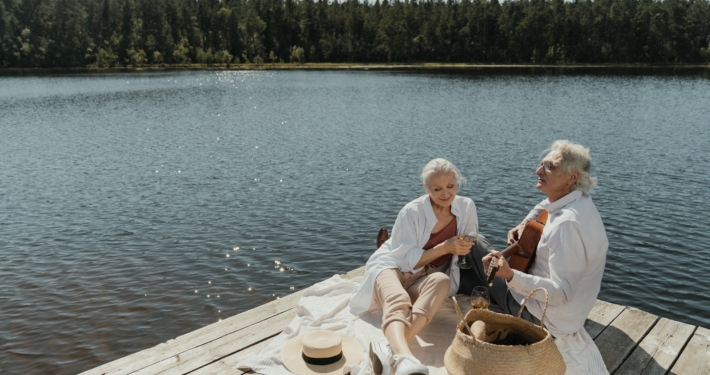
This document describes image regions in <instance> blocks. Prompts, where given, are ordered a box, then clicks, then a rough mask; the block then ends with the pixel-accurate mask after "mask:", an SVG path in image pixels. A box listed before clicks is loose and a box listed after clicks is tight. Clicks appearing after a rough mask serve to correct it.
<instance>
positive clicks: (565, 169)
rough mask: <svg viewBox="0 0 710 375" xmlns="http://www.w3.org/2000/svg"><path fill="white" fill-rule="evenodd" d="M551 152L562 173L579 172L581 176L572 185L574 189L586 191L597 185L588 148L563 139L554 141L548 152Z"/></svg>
mask: <svg viewBox="0 0 710 375" xmlns="http://www.w3.org/2000/svg"><path fill="white" fill-rule="evenodd" d="M550 152H552V153H553V155H552V157H553V163H554V164H555V166H557V167H559V168H560V172H561V173H564V174H570V173H574V172H578V173H579V178H578V179H577V182H575V184H574V185H572V190H581V191H583V192H585V193H586V192H589V191H590V190H592V189H593V188H594V187H595V186H596V185H597V178H596V177H592V175H591V170H592V157H591V156H590V154H589V149H588V148H586V147H584V146H582V145H580V144H577V143H572V142H570V141H568V140H566V139H563V140H557V141H555V142H553V143H552V146H550V148H549V149H548V150H547V152H546V154H548V153H550Z"/></svg>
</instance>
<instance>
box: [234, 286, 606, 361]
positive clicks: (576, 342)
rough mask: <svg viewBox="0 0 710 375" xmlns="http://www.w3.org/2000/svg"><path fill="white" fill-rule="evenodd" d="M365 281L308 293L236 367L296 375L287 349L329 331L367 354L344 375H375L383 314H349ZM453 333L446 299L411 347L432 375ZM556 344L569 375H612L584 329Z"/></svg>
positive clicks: (312, 289) (452, 318) (463, 300)
mask: <svg viewBox="0 0 710 375" xmlns="http://www.w3.org/2000/svg"><path fill="white" fill-rule="evenodd" d="M361 280H362V277H356V278H353V279H351V280H345V279H342V278H341V277H340V276H338V275H335V276H333V277H331V278H330V279H328V280H325V281H322V282H320V283H318V284H315V285H313V286H312V287H310V288H308V289H306V290H305V291H304V293H303V296H302V297H301V300H300V301H299V303H298V307H297V309H298V313H297V315H296V317H295V318H294V319H293V320H292V321H291V323H290V324H289V325H288V327H287V328H286V329H284V330H283V332H281V334H279V335H278V336H276V337H275V338H274V339H273V341H271V343H270V344H269V345H268V346H267V347H266V348H264V349H263V350H262V351H261V353H259V355H258V356H256V357H253V358H250V359H248V360H246V361H244V362H242V363H240V364H239V365H238V366H237V367H238V368H239V369H240V370H242V371H249V370H252V371H254V372H257V373H259V374H264V375H293V374H292V373H291V372H290V371H288V370H287V369H286V368H285V367H284V366H283V363H282V362H281V358H280V352H281V348H282V347H283V345H284V344H285V343H286V341H288V340H289V339H291V338H293V337H296V336H298V335H300V334H302V333H305V332H309V331H314V330H319V329H327V330H331V331H336V332H340V333H344V334H347V335H349V336H352V337H354V338H356V339H357V340H358V341H359V342H360V344H361V345H362V347H363V349H364V350H365V352H364V353H363V359H362V361H361V362H360V364H359V365H357V366H353V367H350V368H348V369H346V370H349V371H350V374H351V375H372V373H373V372H372V364H371V363H370V358H369V356H368V348H369V344H370V341H375V340H377V341H385V337H384V335H383V333H382V330H381V329H380V324H381V323H382V311H379V310H378V311H372V312H370V313H368V314H366V315H364V316H362V317H361V318H357V317H356V316H355V315H353V314H352V313H350V308H349V307H348V303H349V302H350V296H351V294H352V291H353V289H354V288H355V287H356V286H357V285H358V284H359V283H360V281H361ZM458 299H459V303H460V306H462V308H464V307H465V306H466V305H468V304H469V300H468V298H466V297H460V298H458ZM455 327H456V311H455V310H454V305H453V301H452V300H451V299H450V298H447V299H446V300H445V302H444V304H443V305H442V306H441V308H439V311H438V312H437V313H436V315H435V316H434V318H433V319H432V321H431V323H430V324H429V325H428V326H426V327H425V328H424V329H423V330H422V331H421V332H420V333H419V335H417V337H416V338H415V339H414V340H412V341H411V342H410V344H409V346H410V349H411V350H412V353H413V354H414V356H415V357H417V358H418V359H419V360H420V361H422V363H423V364H425V365H426V366H427V367H428V368H429V373H430V375H446V369H445V368H444V353H445V352H446V349H447V348H448V347H449V345H451V342H452V341H453V339H454V335H455ZM556 344H557V346H558V347H559V348H560V351H561V352H562V355H563V357H564V359H565V362H566V363H567V372H566V375H578V374H594V375H597V374H608V372H607V371H606V367H604V362H603V360H602V358H601V355H600V354H599V350H598V349H597V347H596V346H595V345H594V342H593V341H592V339H591V337H589V335H588V334H587V332H586V331H585V330H584V328H582V329H581V330H580V332H578V333H577V334H574V335H570V336H568V337H566V338H565V339H562V340H560V339H557V340H556ZM590 370H591V371H590Z"/></svg>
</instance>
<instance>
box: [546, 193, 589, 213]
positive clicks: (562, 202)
mask: <svg viewBox="0 0 710 375" xmlns="http://www.w3.org/2000/svg"><path fill="white" fill-rule="evenodd" d="M581 196H582V191H581V190H574V191H572V192H571V193H569V194H567V195H565V196H564V197H562V198H560V199H558V200H556V201H554V202H552V203H550V199H549V198H548V199H545V200H544V201H542V203H541V205H542V208H544V209H546V210H547V212H549V213H553V212H555V211H557V210H559V209H560V208H562V207H564V206H566V205H568V204H570V203H572V202H574V201H576V200H577V199H579V198H580V197H581Z"/></svg>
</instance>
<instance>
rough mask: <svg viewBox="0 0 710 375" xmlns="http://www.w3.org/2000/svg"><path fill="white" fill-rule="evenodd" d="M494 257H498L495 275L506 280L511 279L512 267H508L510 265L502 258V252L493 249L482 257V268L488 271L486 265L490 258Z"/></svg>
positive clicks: (488, 263) (489, 262)
mask: <svg viewBox="0 0 710 375" xmlns="http://www.w3.org/2000/svg"><path fill="white" fill-rule="evenodd" d="M494 257H497V258H498V272H496V277H502V278H504V279H506V280H508V281H510V280H513V275H514V273H513V269H512V268H510V265H508V262H507V261H506V260H505V258H503V254H502V253H501V252H500V251H495V250H493V251H491V252H490V253H488V254H486V256H484V257H483V259H482V261H483V269H484V270H486V272H488V266H489V265H490V264H491V260H492V259H493V258H494Z"/></svg>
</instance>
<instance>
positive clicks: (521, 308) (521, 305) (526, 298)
mask: <svg viewBox="0 0 710 375" xmlns="http://www.w3.org/2000/svg"><path fill="white" fill-rule="evenodd" d="M538 290H542V291H543V292H545V308H544V309H542V316H541V317H540V327H542V328H545V313H546V312H547V304H548V302H549V301H550V295H549V294H548V293H547V289H545V288H543V287H539V288H535V289H533V291H532V292H530V294H528V296H527V297H525V299H524V300H523V303H522V304H520V311H518V319H520V316H521V315H523V310H524V309H525V304H526V303H528V300H529V299H530V297H532V295H533V293H535V292H537V291H538ZM457 309H458V307H457Z"/></svg>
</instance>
